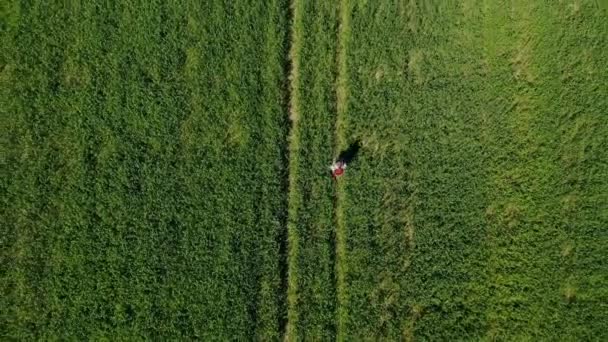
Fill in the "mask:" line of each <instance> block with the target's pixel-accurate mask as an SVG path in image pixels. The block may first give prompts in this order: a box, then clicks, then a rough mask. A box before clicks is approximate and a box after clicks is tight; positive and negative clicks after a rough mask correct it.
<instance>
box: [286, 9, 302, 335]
mask: <svg viewBox="0 0 608 342" xmlns="http://www.w3.org/2000/svg"><path fill="white" fill-rule="evenodd" d="M290 15H291V41H290V43H289V44H290V47H289V58H288V59H289V63H290V69H291V70H290V73H289V90H288V92H289V94H288V96H289V119H290V120H291V130H290V132H289V137H288V144H289V147H288V152H289V166H288V168H289V179H288V192H289V194H288V198H287V325H286V328H285V340H286V341H292V340H295V337H296V330H295V326H296V324H297V322H298V310H297V303H298V280H297V279H298V274H297V262H296V261H297V258H298V245H299V239H298V234H297V214H298V210H299V208H300V206H301V203H300V197H299V196H298V193H297V191H296V189H297V180H298V165H299V162H300V160H299V156H300V154H299V150H300V128H299V125H298V122H299V119H300V114H299V112H300V104H299V101H298V100H299V95H300V92H299V88H298V83H299V70H300V59H299V56H300V50H301V41H302V36H303V24H302V3H301V2H300V1H297V0H292V1H291V4H290Z"/></svg>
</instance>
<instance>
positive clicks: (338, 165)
mask: <svg viewBox="0 0 608 342" xmlns="http://www.w3.org/2000/svg"><path fill="white" fill-rule="evenodd" d="M360 147H361V143H360V142H359V140H357V141H355V142H354V143H352V144H350V146H348V148H347V149H346V150H344V151H342V152H341V153H340V155H339V156H338V160H337V161H334V163H333V164H331V166H330V167H329V169H330V170H331V177H332V178H333V179H334V180H336V179H338V177H340V176H342V175H343V174H344V170H346V164H347V163H350V162H351V161H353V160H354V159H355V157H356V156H357V153H358V152H359V148H360Z"/></svg>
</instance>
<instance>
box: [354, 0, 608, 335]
mask: <svg viewBox="0 0 608 342" xmlns="http://www.w3.org/2000/svg"><path fill="white" fill-rule="evenodd" d="M351 28H352V33H351V39H350V41H349V44H348V45H347V51H348V58H347V63H348V65H347V69H348V76H349V78H348V84H349V88H350V89H349V94H350V95H349V103H348V109H349V110H348V113H347V121H348V132H347V136H349V137H352V138H360V139H362V141H363V143H364V149H363V151H362V153H361V156H360V159H359V161H358V163H357V165H356V166H355V165H353V167H352V168H351V169H350V170H349V171H348V175H347V178H346V179H345V180H344V181H345V182H346V186H345V190H346V197H345V198H346V203H345V206H344V207H345V210H346V211H345V213H344V216H345V218H346V227H347V231H348V235H347V238H346V240H347V252H346V258H345V260H346V262H347V265H346V269H347V275H346V289H347V301H346V303H347V309H346V312H347V314H348V325H347V326H346V328H345V329H344V330H345V331H346V332H347V333H348V337H350V338H374V339H376V338H388V339H391V340H397V339H401V338H404V339H412V338H421V339H445V340H453V339H459V338H474V339H478V338H488V339H494V338H500V339H503V338H505V339H563V338H566V339H596V338H599V339H601V337H602V336H603V337H604V338H605V337H606V331H608V330H607V326H606V323H605V322H606V317H608V311H607V310H608V307H606V305H605V304H603V303H605V302H606V298H607V297H606V296H607V294H608V292H607V291H606V288H605V286H601V285H600V284H602V283H605V282H606V280H607V279H608V278H607V277H608V269H607V268H606V264H605V262H604V261H603V260H604V259H605V258H606V256H607V255H608V247H606V246H608V243H607V242H608V241H607V240H606V236H608V235H607V234H606V232H607V230H606V229H607V227H608V225H607V223H608V220H607V218H608V216H607V215H608V209H606V208H607V206H606V203H608V195H607V194H608V165H607V164H606V160H608V152H607V151H608V148H607V147H608V124H607V121H606V117H605V113H606V112H607V111H608V102H607V101H608V99H607V96H606V94H607V93H608V71H607V69H606V68H605V67H604V66H605V65H607V64H608V53H607V51H608V49H606V46H608V39H607V37H608V35H607V34H606V33H607V32H608V16H607V13H606V12H605V11H604V10H602V9H601V8H600V7H599V4H597V3H595V2H576V1H575V2H569V3H568V2H561V3H560V2H552V3H539V2H527V1H514V2H502V1H484V2H476V1H464V2H459V3H452V2H438V3H436V5H433V6H431V5H425V3H424V2H423V3H416V2H409V3H394V4H389V3H386V2H371V1H370V2H359V3H358V4H357V5H356V6H354V8H353V12H352V18H351Z"/></svg>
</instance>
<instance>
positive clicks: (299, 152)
mask: <svg viewBox="0 0 608 342" xmlns="http://www.w3.org/2000/svg"><path fill="white" fill-rule="evenodd" d="M292 11H293V27H292V50H291V64H292V75H291V89H292V90H291V99H292V102H291V108H290V109H291V117H292V120H293V127H292V131H291V140H290V170H289V171H290V201H289V225H288V231H289V270H290V271H289V298H288V299H289V309H288V311H289V315H288V318H289V319H288V328H287V337H288V339H290V340H296V339H312V340H319V339H321V340H326V339H331V338H332V337H333V336H335V329H336V327H335V312H336V288H335V279H334V265H335V244H334V233H335V230H334V224H333V221H334V207H333V201H334V198H333V183H332V180H331V178H330V177H328V175H329V169H328V167H329V163H330V162H331V157H332V154H333V152H334V122H335V117H336V108H335V98H336V94H335V65H336V45H335V40H336V34H337V6H336V5H335V4H334V3H332V2H330V1H295V2H294V3H293V9H292Z"/></svg>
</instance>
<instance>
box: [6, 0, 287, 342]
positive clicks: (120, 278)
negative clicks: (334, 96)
mask: <svg viewBox="0 0 608 342" xmlns="http://www.w3.org/2000/svg"><path fill="white" fill-rule="evenodd" d="M0 25H1V27H2V31H1V32H2V33H1V35H0V39H1V42H2V49H1V50H2V51H1V59H0V68H1V69H0V70H1V77H0V80H1V86H0V89H1V90H0V91H1V97H0V99H1V101H0V103H1V104H2V105H1V106H0V111H1V113H2V134H1V136H2V144H1V146H2V169H1V173H2V177H1V178H2V181H1V182H2V183H1V184H2V186H1V189H2V206H1V207H2V211H1V222H2V223H1V226H2V234H0V235H2V238H1V243H2V248H1V252H0V255H1V260H2V262H1V265H2V266H1V270H2V272H1V273H0V274H1V278H2V280H1V281H0V287H1V288H2V296H0V297H1V299H0V307H2V309H0V311H1V319H0V321H1V322H2V323H1V326H2V329H1V330H2V334H3V336H4V337H5V338H8V339H23V340H31V339H78V340H86V339H112V340H116V339H141V338H146V339H168V338H171V339H175V338H177V339H191V338H200V339H210V338H214V339H248V338H252V337H254V336H255V337H257V338H259V339H261V340H277V339H279V338H280V334H281V329H282V325H284V321H285V315H286V306H285V300H284V297H285V293H284V288H283V286H282V279H283V278H284V276H283V275H282V274H281V273H282V266H281V262H282V261H281V260H282V256H281V255H282V253H283V252H281V251H280V249H281V247H280V246H281V244H282V240H283V239H284V237H283V235H284V233H283V231H284V229H285V228H284V227H285V219H286V191H285V179H286V167H285V163H284V160H285V139H286V132H287V125H288V124H287V121H286V115H285V112H284V108H285V107H286V103H285V102H286V96H285V92H284V87H285V82H286V75H285V55H286V50H285V49H286V38H287V37H286V31H287V3H286V2H285V1H281V0H278V1H269V2H264V3H262V2H256V1H241V2H238V3H226V2H222V1H208V2H194V1H188V2H180V3H167V2H161V1H135V2H128V3H126V2H125V3H120V2H115V3H112V2H110V3H96V2H95V3H94V2H70V3H61V4H60V3H53V2H48V3H47V2H23V1H9V2H8V3H4V4H3V5H2V12H1V21H0Z"/></svg>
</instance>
